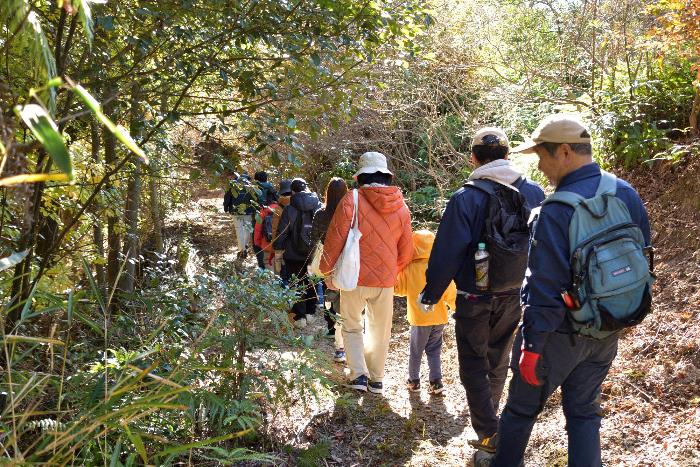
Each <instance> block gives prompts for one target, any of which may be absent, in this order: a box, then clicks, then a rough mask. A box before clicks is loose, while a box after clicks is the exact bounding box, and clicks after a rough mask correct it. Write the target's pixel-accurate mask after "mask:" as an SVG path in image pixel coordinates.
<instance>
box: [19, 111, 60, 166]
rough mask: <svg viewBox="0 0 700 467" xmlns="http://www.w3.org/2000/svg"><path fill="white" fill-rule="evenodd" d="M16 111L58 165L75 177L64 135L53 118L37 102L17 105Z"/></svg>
mask: <svg viewBox="0 0 700 467" xmlns="http://www.w3.org/2000/svg"><path fill="white" fill-rule="evenodd" d="M15 111H16V112H17V113H18V114H19V116H20V117H21V118H22V120H23V121H24V123H25V124H26V125H27V126H28V127H29V129H30V130H32V133H33V134H34V136H35V137H36V139H37V140H39V142H40V143H41V144H42V146H44V149H46V152H48V153H49V155H50V156H51V158H52V159H53V161H54V163H55V164H56V166H57V167H58V168H59V169H60V170H61V171H62V172H63V173H65V174H66V175H68V176H69V177H70V178H71V179H72V178H73V162H72V160H71V158H70V154H68V150H67V149H66V145H65V142H64V141H63V136H61V134H60V133H59V132H58V127H57V126H56V123H54V121H53V119H52V118H51V117H50V116H49V114H48V113H47V112H46V110H44V108H43V107H41V106H40V105H37V104H27V105H25V106H17V107H15Z"/></svg>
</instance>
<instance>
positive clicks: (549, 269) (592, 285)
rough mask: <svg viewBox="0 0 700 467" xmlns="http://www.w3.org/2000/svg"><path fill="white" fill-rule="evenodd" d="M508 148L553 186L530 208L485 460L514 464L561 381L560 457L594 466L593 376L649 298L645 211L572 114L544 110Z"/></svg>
mask: <svg viewBox="0 0 700 467" xmlns="http://www.w3.org/2000/svg"><path fill="white" fill-rule="evenodd" d="M514 151H518V152H535V153H537V155H538V156H539V166H538V167H539V169H540V170H541V171H542V172H543V173H544V174H545V175H546V176H547V178H548V179H549V181H550V182H551V183H552V185H554V186H556V191H555V193H554V194H553V195H551V196H550V197H549V198H547V199H546V200H545V202H544V203H543V205H542V208H541V211H540V212H539V214H538V215H537V214H535V215H533V218H534V220H533V225H532V226H531V231H532V241H531V247H530V258H529V262H528V276H527V277H526V279H525V284H524V285H523V290H522V297H523V303H524V317H523V326H522V332H520V333H518V337H517V339H516V342H515V345H514V347H513V358H512V362H511V368H512V370H513V378H512V379H511V382H510V388H509V393H508V401H507V402H506V406H505V408H504V409H503V413H502V415H501V421H500V424H499V429H498V440H499V441H498V449H497V452H496V456H495V457H494V459H493V460H492V463H491V465H492V466H503V467H505V466H508V467H510V466H517V465H521V463H522V462H523V456H524V454H525V448H526V447H527V442H528V439H529V437H530V432H531V431H532V427H533V425H534V423H535V420H536V418H537V415H538V414H539V413H540V412H541V411H542V407H543V405H544V404H545V402H546V401H547V398H549V396H550V395H551V394H552V393H553V392H554V391H555V390H556V388H557V387H559V386H561V395H562V406H563V409H564V415H565V417H566V430H567V432H568V435H569V465H576V466H600V465H601V455H600V433H599V432H600V422H601V415H600V407H599V405H598V401H599V398H600V385H601V383H602V382H603V380H604V379H605V377H606V375H607V374H608V370H609V369H610V365H611V364H612V361H613V359H614V358H615V355H616V352H617V341H618V335H617V331H618V330H619V329H621V328H622V327H625V326H629V325H633V324H636V323H637V322H639V321H641V318H643V316H644V314H646V312H647V311H648V309H649V307H650V305H651V295H650V294H649V286H650V284H651V275H650V272H649V267H648V264H647V259H646V257H645V251H644V248H645V246H646V245H648V244H649V235H650V233H649V221H648V218H647V213H646V210H645V209H644V206H643V205H642V202H641V200H640V199H639V195H638V194H637V192H636V191H635V190H634V188H632V187H631V186H630V185H629V184H628V183H627V182H625V181H623V180H620V179H617V178H616V177H615V176H614V175H611V174H608V173H606V172H603V171H602V170H601V169H600V167H598V165H597V164H594V163H593V159H592V156H591V137H590V135H589V132H588V129H587V128H586V127H585V125H584V124H583V123H582V122H581V120H580V119H579V118H578V117H576V116H572V115H554V116H551V117H548V118H546V119H545V120H543V121H542V123H540V125H539V126H538V127H537V128H536V129H535V131H534V132H533V133H532V137H531V140H530V141H528V142H526V143H524V144H523V145H521V146H519V147H517V148H516V149H514ZM567 303H568V306H567ZM567 308H568V310H567Z"/></svg>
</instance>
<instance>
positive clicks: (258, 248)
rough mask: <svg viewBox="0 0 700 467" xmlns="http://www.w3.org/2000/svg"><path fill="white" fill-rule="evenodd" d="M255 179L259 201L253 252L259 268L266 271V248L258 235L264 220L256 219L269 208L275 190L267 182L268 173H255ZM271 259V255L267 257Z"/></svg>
mask: <svg viewBox="0 0 700 467" xmlns="http://www.w3.org/2000/svg"><path fill="white" fill-rule="evenodd" d="M253 178H254V179H255V191H256V201H257V205H256V207H257V209H256V212H257V215H256V216H254V218H253V228H254V235H253V252H254V253H255V258H256V260H257V261H258V267H259V268H260V269H265V256H266V253H265V251H263V250H264V246H263V245H262V241H261V239H260V235H259V234H258V233H257V231H258V230H260V226H259V225H260V223H261V222H262V219H256V218H259V217H260V213H261V211H262V210H263V209H265V206H268V204H269V197H270V195H271V194H274V191H275V188H274V187H273V186H272V184H271V183H270V182H268V181H267V172H263V171H259V172H255V175H254V176H253ZM267 256H268V257H269V254H268V255H267Z"/></svg>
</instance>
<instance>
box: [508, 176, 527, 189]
mask: <svg viewBox="0 0 700 467" xmlns="http://www.w3.org/2000/svg"><path fill="white" fill-rule="evenodd" d="M525 181H526V178H525V177H518V179H517V180H516V181H514V182H513V183H511V186H513V187H515V188H517V189H518V191H520V189H521V188H522V187H523V185H525Z"/></svg>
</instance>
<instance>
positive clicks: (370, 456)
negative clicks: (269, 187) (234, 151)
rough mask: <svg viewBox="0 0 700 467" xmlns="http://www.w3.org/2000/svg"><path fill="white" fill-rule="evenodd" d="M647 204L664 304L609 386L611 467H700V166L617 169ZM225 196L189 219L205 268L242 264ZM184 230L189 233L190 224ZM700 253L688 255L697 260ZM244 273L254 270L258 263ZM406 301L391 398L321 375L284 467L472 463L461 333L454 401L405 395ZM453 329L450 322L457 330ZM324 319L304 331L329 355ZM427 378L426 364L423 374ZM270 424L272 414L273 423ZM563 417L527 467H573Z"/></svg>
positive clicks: (279, 429)
mask: <svg viewBox="0 0 700 467" xmlns="http://www.w3.org/2000/svg"><path fill="white" fill-rule="evenodd" d="M618 175H620V176H624V177H626V178H627V179H629V180H630V181H631V182H632V183H633V184H634V185H635V186H636V187H638V188H639V190H640V193H641V195H642V198H643V199H644V200H645V202H646V203H647V208H648V209H649V213H650V217H651V220H652V228H653V232H654V245H655V247H656V273H657V277H658V279H657V282H656V285H655V304H654V311H653V314H652V315H651V316H650V317H649V318H648V319H647V320H645V322H644V323H643V324H642V325H641V326H638V327H636V328H633V329H632V330H630V331H628V332H627V333H626V334H625V336H624V337H623V339H622V340H621V342H620V349H619V355H618V358H617V359H616V360H615V363H614V366H613V368H612V370H611V371H610V374H609V376H608V378H607V380H606V381H605V383H604V385H603V410H604V414H605V418H604V420H603V427H602V431H601V435H602V443H603V461H604V463H605V464H606V465H635V466H637V465H642V466H646V465H649V466H651V465H665V466H666V465H677V466H692V465H697V464H698V462H700V391H699V390H698V387H699V385H700V346H699V344H698V343H699V342H700V323H698V319H700V256H699V255H700V253H698V252H699V251H700V214H698V211H697V206H700V198H699V197H698V196H700V195H698V193H700V183H698V181H697V180H698V179H700V162H698V161H697V160H690V161H684V162H683V161H682V162H680V163H677V164H670V163H658V164H657V165H655V166H653V167H651V168H640V169H638V170H636V171H633V172H632V173H619V174H618ZM220 199H221V193H220V192H219V191H205V192H202V193H200V194H199V196H198V199H197V200H196V201H195V202H194V206H196V208H195V209H190V210H188V211H187V213H188V214H187V215H186V222H185V224H186V225H188V229H189V230H188V232H189V238H190V240H191V242H192V244H193V246H194V248H196V249H197V250H198V252H197V254H195V255H193V257H198V258H199V264H200V265H201V264H212V263H216V262H226V261H233V258H234V256H235V254H234V249H235V247H234V241H233V240H234V237H233V233H232V227H231V221H230V218H228V217H227V215H225V214H223V213H222V212H221V209H220V207H219V205H220ZM185 224H181V225H185ZM689 252H690V253H689ZM245 266H246V268H254V267H255V266H254V263H253V260H252V259H249V260H248V262H247V263H246V265H245ZM405 313H406V307H405V299H398V298H397V299H396V300H395V310H394V327H393V333H392V340H391V344H390V351H389V359H388V362H387V377H386V380H385V381H386V384H385V394H384V396H383V397H377V396H375V395H372V394H358V393H355V392H353V391H350V390H346V389H344V388H343V387H342V383H343V381H344V375H343V368H342V366H341V365H338V364H333V363H330V361H329V360H323V361H324V362H325V365H326V367H325V368H319V369H320V370H322V371H323V372H324V373H325V374H326V375H327V376H328V378H329V379H330V384H331V387H330V389H331V391H330V392H327V393H325V395H324V396H322V397H320V398H319V399H314V398H312V397H309V398H307V399H304V400H298V401H296V402H295V403H293V404H291V406H290V408H289V410H288V411H287V412H285V413H284V414H280V413H276V414H274V421H273V423H272V424H270V423H268V424H266V425H265V429H266V432H265V433H264V436H263V438H265V443H264V447H265V448H266V449H267V450H268V453H269V454H272V455H274V456H276V458H277V460H276V462H275V463H276V464H278V465H282V464H284V465H412V466H432V465H437V464H439V465H445V466H451V465H454V466H458V465H459V466H461V465H468V463H469V459H470V455H471V449H470V448H469V447H468V446H467V444H466V441H467V439H468V438H470V437H473V433H472V431H471V428H470V427H469V414H468V408H467V407H466V399H465V395H464V390H463V388H462V386H461V384H460V381H459V372H458V365H457V356H456V344H455V342H454V329H453V326H450V325H448V328H447V332H446V338H445V344H444V347H443V358H442V361H443V373H444V378H443V380H444V382H445V385H446V392H445V395H444V397H431V396H429V395H428V394H427V392H426V390H425V389H423V390H422V392H421V393H419V394H410V395H409V393H408V391H407V390H406V389H405V388H404V385H403V381H404V379H405V374H406V367H407V361H408V339H409V326H408V324H407V322H406V319H405ZM451 324H452V323H451ZM324 327H325V323H322V320H317V321H316V323H315V325H314V326H313V327H311V328H308V329H305V330H304V331H303V334H304V335H305V336H307V337H308V338H309V339H312V340H311V347H313V348H314V349H316V350H320V351H322V352H324V353H325V354H326V355H330V354H331V351H332V342H331V341H329V340H327V339H323V338H322V337H321V336H322V334H323V329H324ZM424 370H425V367H424ZM270 416H272V415H270ZM564 425H565V420H564V417H563V413H562V411H561V408H560V397H559V394H558V393H557V394H555V395H554V396H553V397H552V398H551V399H550V401H549V402H548V403H547V405H546V407H545V410H544V412H543V414H542V415H541V417H540V419H539V421H538V423H537V424H536V426H535V430H534V432H533V436H532V438H531V442H530V445H529V448H528V453H527V459H529V461H528V465H548V466H565V465H566V459H567V455H566V445H567V440H566V432H565V429H564Z"/></svg>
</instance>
